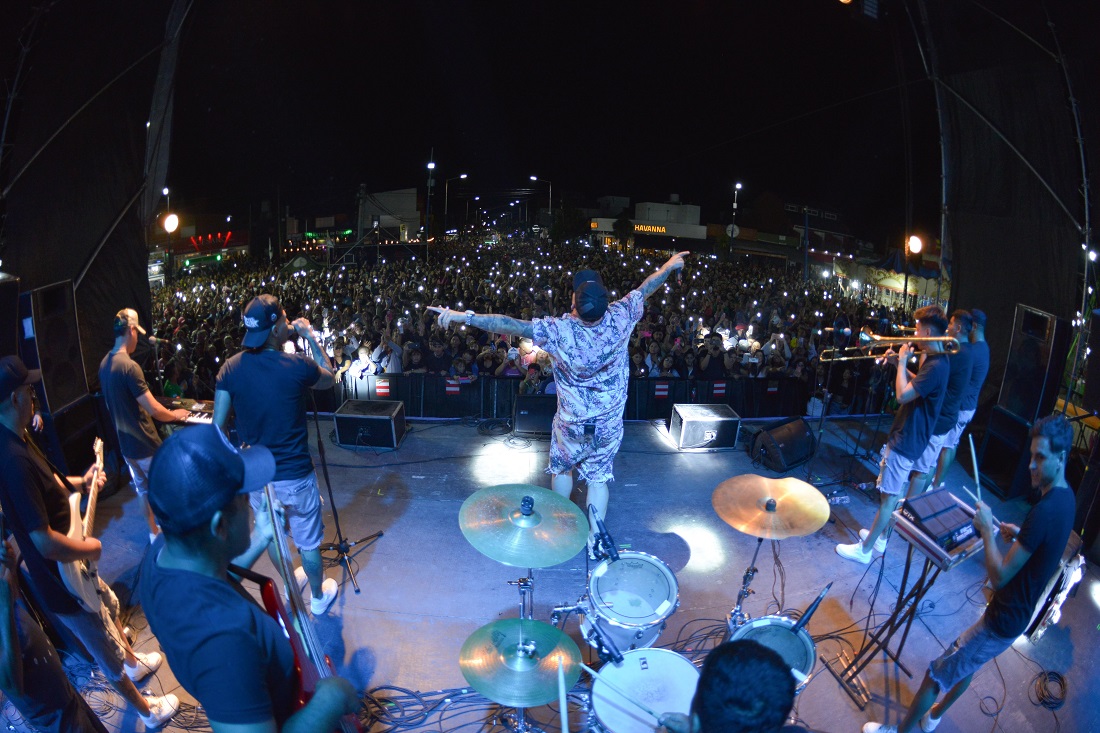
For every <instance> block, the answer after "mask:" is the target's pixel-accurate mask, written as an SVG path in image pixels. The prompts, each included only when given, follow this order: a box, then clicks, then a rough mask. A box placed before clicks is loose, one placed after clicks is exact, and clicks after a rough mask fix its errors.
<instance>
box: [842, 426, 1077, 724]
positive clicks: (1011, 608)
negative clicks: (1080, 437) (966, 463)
mask: <svg viewBox="0 0 1100 733" xmlns="http://www.w3.org/2000/svg"><path fill="white" fill-rule="evenodd" d="M1072 447H1073V428H1072V427H1071V426H1070V424H1069V422H1067V421H1066V419H1065V418H1064V417H1062V416H1061V415H1051V416H1049V417H1044V418H1043V419H1042V420H1039V421H1038V422H1036V423H1035V425H1034V426H1032V428H1031V466H1030V468H1031V486H1032V488H1033V489H1037V490H1038V491H1039V492H1040V493H1041V498H1040V499H1039V502H1038V503H1037V504H1036V505H1035V506H1034V507H1032V509H1031V511H1029V512H1028V513H1027V517H1025V518H1024V523H1023V526H1021V527H1017V526H1016V525H1014V524H1006V523H1004V522H1001V523H1000V525H999V529H1000V534H1001V536H1002V537H1004V538H1005V539H1006V540H1007V541H1009V542H1011V543H1012V544H1011V546H1010V547H1009V550H1008V553H1007V554H1005V555H1003V556H1002V555H1001V550H1000V548H999V547H998V545H997V537H996V535H995V534H994V527H993V514H992V513H991V512H990V509H989V507H988V506H987V505H986V504H984V503H982V502H978V513H977V516H975V517H974V527H975V529H977V530H978V533H979V534H980V535H981V536H982V540H983V541H984V543H985V570H986V572H987V573H988V574H989V584H990V586H992V588H993V598H992V599H991V600H990V601H989V605H988V606H987V607H986V609H985V613H984V614H982V617H981V618H979V619H978V621H977V623H975V624H974V625H973V626H971V627H970V628H969V629H967V630H966V631H964V632H963V633H962V635H961V636H960V637H959V638H958V639H956V640H955V643H954V644H952V645H951V647H949V648H948V649H947V651H946V652H944V653H943V654H942V655H941V656H940V657H939V658H938V659H936V660H935V661H933V662H932V663H931V664H930V665H929V666H928V672H927V673H926V674H925V676H924V681H923V682H921V686H920V690H919V691H918V692H917V695H916V697H914V698H913V702H912V703H911V704H910V706H909V710H908V711H907V712H906V714H905V717H904V718H903V719H902V721H901V723H900V725H898V726H897V727H896V728H895V727H894V726H887V725H882V724H880V723H867V724H866V725H864V726H863V733H899V732H900V733H908V732H909V731H913V730H916V729H917V724H918V722H919V724H920V729H921V730H922V731H931V730H933V729H935V727H936V726H937V725H939V722H940V718H942V717H943V715H944V713H946V712H947V709H948V708H950V707H951V705H952V704H953V703H954V702H955V701H956V700H958V699H959V696H960V695H962V694H963V693H964V692H966V689H967V687H969V686H970V680H971V678H972V677H973V676H974V673H975V672H977V671H978V670H979V669H980V668H981V667H982V665H984V664H985V663H987V662H988V661H989V660H991V659H993V658H994V657H996V656H997V655H998V654H1000V653H1001V652H1003V651H1005V650H1006V649H1008V648H1009V647H1010V646H1012V643H1013V642H1014V641H1016V639H1017V638H1018V637H1019V636H1020V634H1022V633H1024V631H1025V630H1026V629H1027V626H1028V623H1029V622H1030V621H1031V617H1032V615H1033V614H1034V612H1035V607H1036V606H1037V605H1038V603H1039V602H1040V601H1041V600H1042V597H1043V592H1044V591H1045V590H1046V586H1047V583H1048V582H1049V581H1050V579H1051V577H1052V576H1053V575H1054V573H1056V572H1057V571H1058V565H1059V563H1060V562H1061V559H1062V554H1063V553H1064V552H1065V549H1066V542H1067V541H1068V540H1069V534H1070V532H1071V531H1072V530H1073V514H1074V508H1075V502H1074V496H1073V491H1072V490H1071V489H1070V488H1069V485H1068V484H1067V483H1066V476H1065V469H1066V459H1067V457H1068V456H1069V452H1070V449H1071V448H1072ZM945 690H946V694H945V695H944V698H943V699H942V700H940V701H939V702H938V703H937V702H936V698H937V697H939V695H940V693H942V692H944V691H945Z"/></svg>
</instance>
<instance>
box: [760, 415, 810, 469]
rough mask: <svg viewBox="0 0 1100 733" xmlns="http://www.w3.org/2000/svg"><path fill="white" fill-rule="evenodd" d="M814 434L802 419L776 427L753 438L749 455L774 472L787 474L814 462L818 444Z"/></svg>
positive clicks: (791, 418) (774, 424)
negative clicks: (799, 466) (793, 469)
mask: <svg viewBox="0 0 1100 733" xmlns="http://www.w3.org/2000/svg"><path fill="white" fill-rule="evenodd" d="M816 442H817V441H816V440H815V438H814V433H813V431H812V430H811V429H810V426H809V425H807V424H806V421H805V420H803V419H802V418H801V417H789V418H787V419H785V420H780V421H779V422H776V423H772V424H770V425H768V426H767V427H765V428H764V429H763V430H761V431H760V432H759V433H757V434H756V437H755V438H753V441H752V447H751V448H750V449H749V455H751V456H752V459H753V460H754V461H760V462H762V463H763V464H764V465H765V466H767V467H768V468H769V469H770V470H772V471H776V472H777V473H786V472H787V471H789V470H791V469H792V468H794V467H795V466H798V465H801V464H803V463H805V462H806V461H808V460H810V456H812V455H813V454H814V446H815V444H816Z"/></svg>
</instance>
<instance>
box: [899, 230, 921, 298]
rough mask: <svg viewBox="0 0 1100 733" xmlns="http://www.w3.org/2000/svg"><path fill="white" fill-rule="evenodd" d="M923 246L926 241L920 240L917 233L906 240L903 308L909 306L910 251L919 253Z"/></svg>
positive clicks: (903, 262)
mask: <svg viewBox="0 0 1100 733" xmlns="http://www.w3.org/2000/svg"><path fill="white" fill-rule="evenodd" d="M923 246H924V243H923V242H921V241H920V237H918V236H917V235H916V234H913V235H911V236H910V237H909V239H908V240H907V241H906V242H905V247H904V249H903V251H904V252H905V257H904V258H902V267H904V268H905V285H903V286H902V298H903V300H902V301H901V302H902V310H906V309H908V308H909V253H910V252H912V253H913V254H918V253H919V252H920V250H921V247H923Z"/></svg>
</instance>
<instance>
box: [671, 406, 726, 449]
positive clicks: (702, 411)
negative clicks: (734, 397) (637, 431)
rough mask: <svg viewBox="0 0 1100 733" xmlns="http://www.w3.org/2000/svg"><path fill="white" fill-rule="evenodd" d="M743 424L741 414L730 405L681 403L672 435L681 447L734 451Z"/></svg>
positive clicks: (674, 410) (674, 414)
mask: <svg viewBox="0 0 1100 733" xmlns="http://www.w3.org/2000/svg"><path fill="white" fill-rule="evenodd" d="M740 427H741V417H740V416H739V415H738V414H737V413H736V412H734V411H733V408H732V407H730V406H729V405H690V404H687V405H685V404H677V405H673V406H672V417H671V420H670V422H669V426H668V434H669V437H671V438H672V442H673V443H675V444H676V447H677V448H678V449H679V450H721V449H725V450H730V449H732V448H734V447H736V445H737V431H738V429H739V428H740Z"/></svg>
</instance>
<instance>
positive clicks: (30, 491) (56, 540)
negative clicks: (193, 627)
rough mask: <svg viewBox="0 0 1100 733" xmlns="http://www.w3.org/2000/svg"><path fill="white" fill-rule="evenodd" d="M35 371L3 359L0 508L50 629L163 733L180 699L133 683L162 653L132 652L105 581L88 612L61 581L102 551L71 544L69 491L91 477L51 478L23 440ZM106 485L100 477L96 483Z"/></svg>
mask: <svg viewBox="0 0 1100 733" xmlns="http://www.w3.org/2000/svg"><path fill="white" fill-rule="evenodd" d="M39 379H41V372H40V371H39V370H37V369H35V370H33V371H28V370H27V368H26V367H25V366H24V365H23V362H22V361H21V360H20V359H19V357H17V356H6V357H4V358H3V359H0V465H3V467H4V470H3V471H0V506H3V508H4V511H5V517H6V518H7V526H8V528H9V529H10V530H11V531H12V533H13V534H14V535H15V541H16V542H17V543H18V544H19V550H20V552H21V553H22V555H23V562H24V564H25V565H26V568H27V575H28V577H29V579H30V580H29V582H30V585H31V586H32V587H33V588H34V590H35V596H36V597H37V598H38V600H39V601H40V603H41V605H42V609H43V611H44V612H45V615H46V617H47V618H48V619H49V621H50V623H52V624H54V625H55V626H62V627H64V628H65V629H67V630H68V631H69V632H71V634H72V635H73V636H75V637H77V638H78V639H79V640H80V643H81V644H82V645H83V647H84V648H85V650H86V651H87V652H88V654H89V655H90V657H91V659H92V660H93V661H94V662H95V664H96V665H98V666H99V668H100V671H101V672H102V673H103V675H104V676H105V677H106V678H107V681H108V682H109V683H110V685H111V686H112V687H113V688H114V689H115V691H117V692H118V693H119V694H120V695H122V696H123V697H124V698H125V699H126V701H127V702H128V703H130V704H131V705H132V706H133V707H134V709H135V710H136V711H137V713H138V715H139V716H141V719H142V721H143V722H144V723H145V727H146V729H152V728H159V727H160V726H161V725H163V724H164V723H166V722H167V721H168V720H169V719H170V718H171V717H172V716H173V715H174V714H175V712H176V710H178V709H179V700H178V699H177V698H176V696H175V695H165V696H163V697H145V696H143V695H142V694H141V693H140V692H138V689H137V687H135V686H134V682H136V681H140V680H143V679H144V678H145V677H147V676H149V675H150V674H152V673H153V672H155V671H156V670H157V668H158V667H159V666H160V664H161V662H162V661H163V658H162V657H161V655H160V654H159V653H158V652H152V653H149V654H143V653H140V652H135V651H134V650H133V649H132V648H131V646H130V643H129V642H128V641H127V640H126V636H125V634H123V631H122V624H121V623H119V619H118V616H119V611H120V608H119V604H118V599H117V598H116V597H115V594H114V593H113V592H112V591H111V588H110V586H108V585H107V584H106V583H105V582H104V581H103V579H102V578H96V581H97V583H98V587H97V593H98V598H99V601H100V602H99V604H98V607H97V608H96V609H94V610H86V609H85V608H84V607H82V606H81V605H80V604H79V603H77V601H76V599H75V598H74V597H73V596H72V594H70V592H69V590H68V588H67V587H66V586H65V584H64V582H63V581H62V579H61V572H60V570H59V569H58V563H59V562H72V561H79V560H91V561H95V560H98V559H99V556H100V553H101V552H102V549H103V547H102V544H101V543H100V541H99V540H97V539H96V538H95V537H86V538H83V539H79V538H77V537H69V536H68V531H69V526H70V524H71V519H72V516H71V512H70V509H69V495H70V491H69V489H68V487H67V486H65V485H63V484H62V478H64V480H65V483H66V484H68V486H72V487H73V488H74V489H75V490H84V488H85V487H86V486H89V485H90V482H91V481H92V476H93V475H94V474H93V472H92V470H91V469H89V470H88V472H87V473H85V474H84V475H83V476H67V477H62V476H61V475H60V474H55V473H54V472H53V471H52V470H51V466H50V465H49V464H48V463H47V462H46V460H45V458H44V456H42V455H41V454H39V453H38V449H37V448H36V447H34V446H33V444H30V443H28V442H27V441H26V440H24V439H23V436H24V431H25V430H26V427H27V425H28V424H29V423H30V421H31V416H32V414H33V413H34V405H33V402H32V399H31V395H32V389H33V385H34V383H35V382H37V381H39ZM99 481H100V485H102V481H103V476H102V474H101V475H100V477H99Z"/></svg>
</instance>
